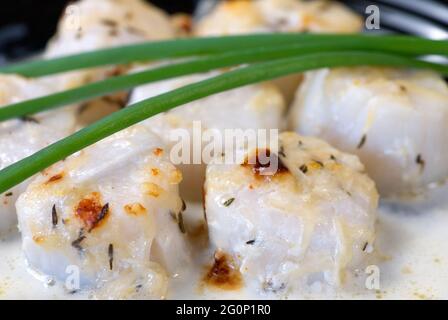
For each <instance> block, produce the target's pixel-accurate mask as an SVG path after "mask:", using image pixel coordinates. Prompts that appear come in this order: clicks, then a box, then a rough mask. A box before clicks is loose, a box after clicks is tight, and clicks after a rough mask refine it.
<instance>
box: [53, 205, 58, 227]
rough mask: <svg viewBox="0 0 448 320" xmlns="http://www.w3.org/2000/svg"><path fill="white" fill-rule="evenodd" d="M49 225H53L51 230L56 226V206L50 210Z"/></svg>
mask: <svg viewBox="0 0 448 320" xmlns="http://www.w3.org/2000/svg"><path fill="white" fill-rule="evenodd" d="M51 223H52V224H53V228H54V227H56V226H57V225H58V212H57V211H56V205H55V204H54V205H53V208H51Z"/></svg>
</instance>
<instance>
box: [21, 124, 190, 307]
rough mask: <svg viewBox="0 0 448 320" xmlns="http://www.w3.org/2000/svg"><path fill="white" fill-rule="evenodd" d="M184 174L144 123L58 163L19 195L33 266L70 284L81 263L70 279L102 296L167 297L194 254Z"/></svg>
mask: <svg viewBox="0 0 448 320" xmlns="http://www.w3.org/2000/svg"><path fill="white" fill-rule="evenodd" d="M181 179H182V174H181V173H180V172H179V170H178V169H176V168H175V167H174V166H173V165H172V164H171V163H170V162H169V161H168V160H167V154H166V151H165V149H164V147H163V144H162V143H161V141H160V139H159V137H157V136H156V135H154V134H153V133H151V132H150V131H149V130H148V129H146V128H145V127H143V126H139V125H137V126H133V127H130V128H129V129H126V130H124V131H122V132H119V133H117V134H114V135H112V136H110V137H109V138H106V139H104V140H102V141H100V142H98V143H96V144H94V145H92V146H90V147H88V148H86V149H85V150H83V151H80V152H78V153H76V154H75V155H73V156H70V157H69V158H67V159H66V160H64V161H61V162H59V163H57V164H55V165H53V166H52V167H50V168H48V169H47V170H45V171H44V172H42V173H41V174H39V175H38V176H37V177H36V178H35V179H34V180H33V182H32V183H31V184H30V186H29V187H28V189H27V190H26V192H24V193H23V194H22V195H21V196H20V198H19V200H18V201H17V213H18V217H19V228H20V231H21V233H22V242H23V252H24V253H25V256H26V258H27V261H28V264H29V266H30V267H31V268H32V269H33V270H35V271H37V272H39V273H41V274H44V275H47V276H50V277H53V278H55V279H57V280H59V281H62V282H65V283H66V285H67V281H68V280H67V279H69V278H70V279H72V278H71V277H69V276H73V274H72V273H73V270H76V271H77V272H76V274H78V275H79V278H78V280H77V281H72V282H70V285H72V284H73V283H75V284H76V283H78V284H79V288H81V289H88V288H90V289H97V290H98V291H96V292H97V294H98V295H99V296H101V297H105V296H106V297H112V298H129V297H131V298H162V297H165V295H166V293H167V292H166V290H167V287H168V285H169V279H170V278H171V277H173V276H176V275H177V274H178V273H180V272H181V271H182V268H183V267H184V266H185V265H186V264H187V263H188V262H189V253H188V251H189V249H188V245H187V243H186V241H185V236H184V232H185V229H184V226H183V219H182V212H183V210H185V203H184V202H183V201H182V199H181V198H180V197H179V193H178V184H179V182H180V181H181ZM70 279H69V280H70ZM79 288H78V289H79Z"/></svg>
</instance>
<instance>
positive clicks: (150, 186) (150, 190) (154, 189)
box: [143, 182, 164, 198]
mask: <svg viewBox="0 0 448 320" xmlns="http://www.w3.org/2000/svg"><path fill="white" fill-rule="evenodd" d="M143 188H144V191H145V193H146V194H147V195H149V196H151V197H154V198H157V197H158V196H160V195H161V194H162V193H163V192H164V189H163V188H162V187H160V186H159V185H158V184H155V183H152V182H146V183H144V184H143Z"/></svg>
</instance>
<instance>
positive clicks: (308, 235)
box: [204, 132, 378, 294]
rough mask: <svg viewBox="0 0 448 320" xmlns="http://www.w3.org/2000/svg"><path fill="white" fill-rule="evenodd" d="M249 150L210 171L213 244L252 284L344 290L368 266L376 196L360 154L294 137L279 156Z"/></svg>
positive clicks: (281, 290)
mask: <svg viewBox="0 0 448 320" xmlns="http://www.w3.org/2000/svg"><path fill="white" fill-rule="evenodd" d="M244 152H246V153H245V157H243V159H244V160H243V161H242V163H239V164H238V163H236V164H222V163H223V161H222V159H220V158H219V157H218V158H216V160H215V161H216V163H215V164H211V165H209V166H208V168H207V176H206V183H205V198H204V201H205V212H206V218H207V222H208V228H209V237H210V242H211V245H212V246H213V248H214V249H215V250H216V252H217V253H218V256H223V255H228V256H229V257H231V261H233V262H232V263H233V265H234V268H235V269H237V270H239V272H240V273H241V274H242V276H243V278H244V282H245V284H246V285H247V286H249V287H255V288H257V289H258V290H261V291H265V292H270V293H277V294H285V293H287V292H288V291H289V290H292V289H297V288H299V289H304V288H306V287H307V286H310V285H313V284H314V283H315V282H319V283H321V284H325V285H329V286H340V285H344V284H346V283H347V282H348V281H349V279H352V277H351V276H353V275H355V274H356V272H357V269H358V268H365V267H366V261H367V258H368V255H369V252H371V250H372V248H373V247H372V245H373V242H374V240H375V220H376V208H377V202H378V194H377V191H376V189H375V185H374V183H373V181H372V180H371V179H370V178H369V177H368V176H367V175H366V174H365V173H364V167H363V165H362V164H361V162H360V161H359V160H358V158H357V157H356V156H353V155H349V154H346V153H343V152H340V151H338V150H337V149H335V148H333V147H331V146H330V145H328V144H327V143H325V142H323V141H321V140H319V139H316V138H310V137H304V136H299V135H297V134H295V133H292V132H286V133H282V134H281V135H280V138H279V145H278V150H270V149H260V148H258V149H252V150H248V151H244ZM215 259H216V256H215Z"/></svg>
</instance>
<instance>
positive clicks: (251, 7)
mask: <svg viewBox="0 0 448 320" xmlns="http://www.w3.org/2000/svg"><path fill="white" fill-rule="evenodd" d="M361 29H362V20H361V18H360V17H359V16H358V15H356V14H355V13H353V12H352V11H350V10H349V9H348V8H347V7H345V6H344V5H342V4H340V3H338V2H336V1H321V0H317V1H302V0H255V1H248V0H236V1H221V2H220V3H219V4H218V5H217V7H216V8H214V9H213V11H212V12H211V13H210V14H208V15H206V16H205V17H203V18H202V19H201V20H200V21H199V23H198V24H197V25H196V27H195V32H196V34H198V35H201V36H212V35H223V34H237V33H246V34H247V33H255V32H358V31H360V30H361Z"/></svg>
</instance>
